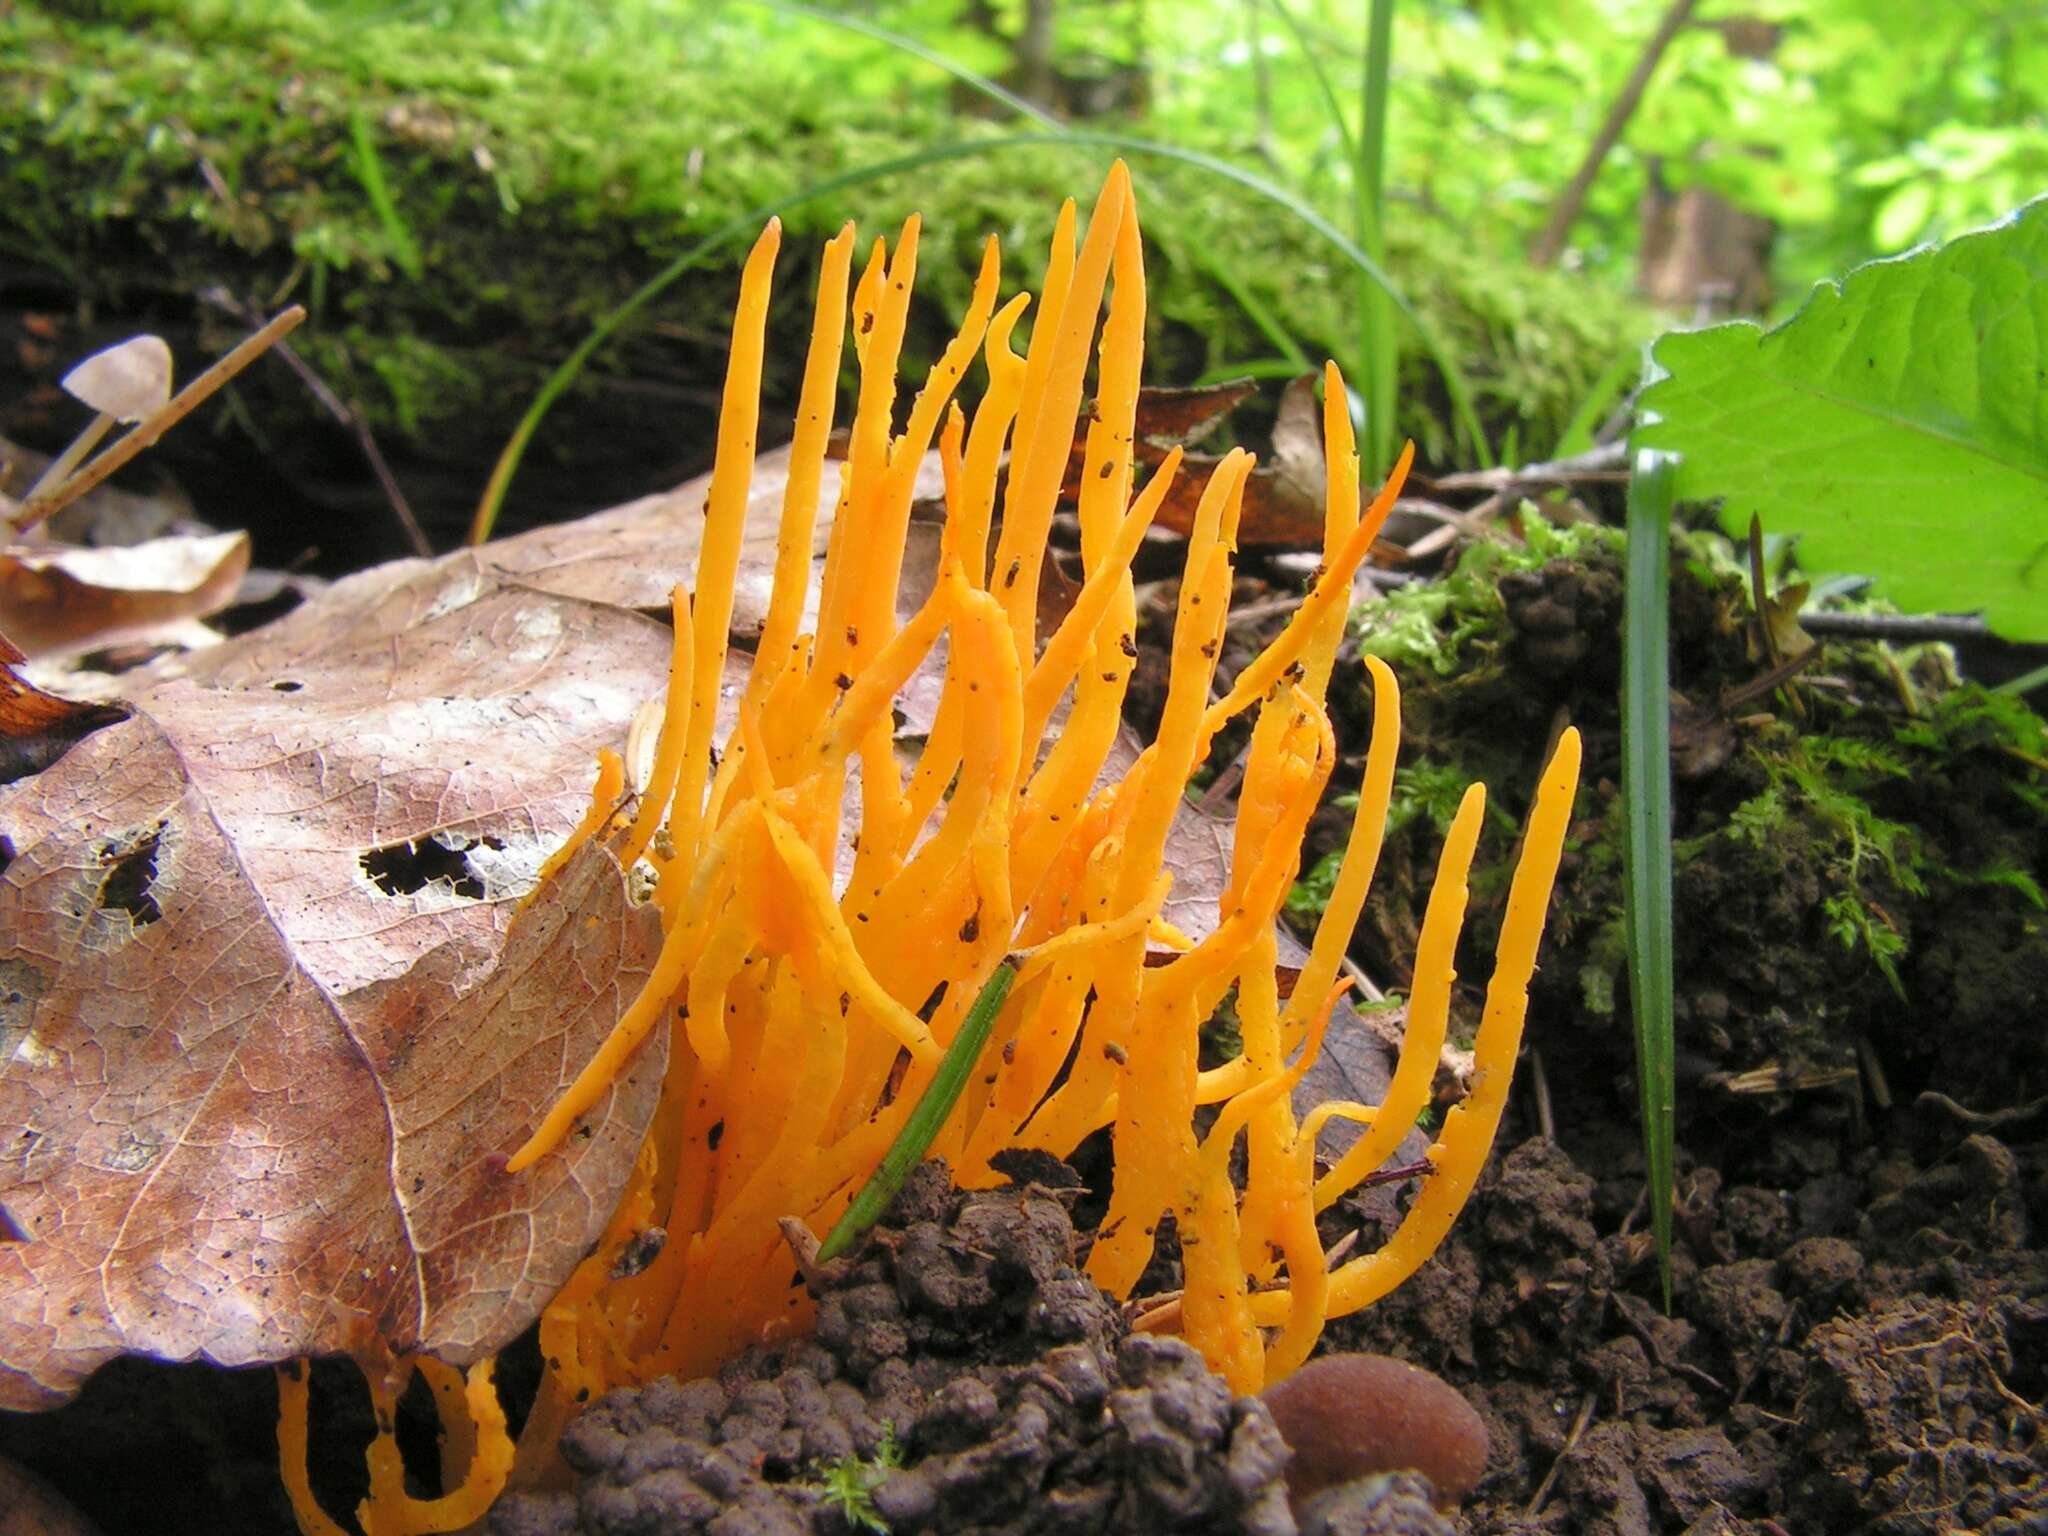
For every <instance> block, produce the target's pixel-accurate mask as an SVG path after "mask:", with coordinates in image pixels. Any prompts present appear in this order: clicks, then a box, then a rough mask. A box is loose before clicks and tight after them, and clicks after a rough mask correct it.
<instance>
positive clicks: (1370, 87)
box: [1351, 0, 1401, 483]
mask: <svg viewBox="0 0 2048 1536" xmlns="http://www.w3.org/2000/svg"><path fill="white" fill-rule="evenodd" d="M1393 67H1394V0H1372V6H1371V9H1370V11H1369V12H1368V13H1367V23H1366V32H1365V86H1364V94H1363V97H1362V102H1361V112H1360V116H1359V126H1358V155H1357V158H1356V159H1355V160H1354V161H1353V162H1352V167H1351V211H1352V224H1353V232H1354V234H1355V236H1356V238H1357V240H1358V244H1359V246H1360V248H1361V249H1363V250H1364V251H1365V252H1366V254H1367V255H1369V256H1371V257H1372V259H1373V260H1374V261H1375V262H1376V263H1380V264H1384V263H1385V262H1386V259H1387V239H1386V225H1385V223H1384V222H1383V218H1384V214H1385V211H1386V209H1385V199H1386V177H1387V96H1388V91H1389V88H1390V79H1391V76H1392V74H1393ZM1358 349H1359V352H1360V353H1361V355H1362V356H1363V357H1364V359H1365V377H1364V378H1363V379H1361V380H1360V381H1359V382H1360V385H1361V386H1362V388H1363V390H1364V394H1365V445H1364V446H1365V450H1366V461H1365V471H1366V475H1365V478H1366V480H1367V482H1368V483H1370V482H1372V481H1374V480H1377V479H1378V478H1379V477H1380V476H1381V475H1383V474H1385V473H1386V472H1387V466H1388V465H1390V464H1392V463H1393V461H1394V380H1395V375H1396V373H1397V371H1398V369H1399V367H1400V361H1401V348H1400V342H1399V340H1398V338H1397V337H1396V336H1395V334H1394V317H1393V313H1392V311H1391V310H1390V309H1389V308H1388V305H1387V295H1386V290H1385V288H1384V287H1383V286H1380V287H1375V286H1374V285H1373V284H1371V283H1361V284H1359V289H1358Z"/></svg>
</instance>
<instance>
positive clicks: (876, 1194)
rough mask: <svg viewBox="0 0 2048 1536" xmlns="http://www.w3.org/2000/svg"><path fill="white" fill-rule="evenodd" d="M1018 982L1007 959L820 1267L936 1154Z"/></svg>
mask: <svg viewBox="0 0 2048 1536" xmlns="http://www.w3.org/2000/svg"><path fill="white" fill-rule="evenodd" d="M1016 979H1017V968H1016V966H1014V965H1012V964H1011V963H1010V962H1009V961H1008V960H1004V961H1003V962H1001V963H1000V964H999V965H997V966H996V968H995V973H994V974H993V975H992V976H990V977H989V979H988V980H987V981H986V982H984V983H983V984H982V988H981V991H980V992H979V993H978V994H976V996H975V999H974V1006H973V1007H972V1008H970V1009H968V1010H967V1017H966V1018H965V1019H964V1020H962V1021H961V1024H960V1032H959V1033H958V1034H957V1035H955V1036H954V1037H953V1043H952V1044H951V1045H949V1046H947V1047H946V1054H945V1055H944V1056H942V1057H941V1058H940V1059H939V1070H938V1071H937V1072H935V1073H933V1074H932V1080H931V1082H930V1084H929V1085H928V1086H927V1087H926V1088H925V1091H924V1097H923V1098H921V1099H919V1100H918V1101H917V1108H915V1109H913V1110H912V1111H911V1112H910V1118H909V1119H908V1120H906V1121H904V1122H903V1129H902V1130H901V1131H900V1132H898V1133H897V1136H896V1140H895V1141H894V1142H892V1143H891V1144H890V1147H889V1150H888V1151H887V1152H886V1153H884V1154H883V1156H882V1161H881V1164H880V1166H879V1167H877V1168H876V1169H875V1171H874V1173H873V1174H872V1175H871V1176H870V1177H869V1179H868V1181H867V1183H865V1184H863V1185H862V1186H861V1188H860V1193H859V1194H857V1195H855V1196H854V1197H853V1203H852V1204H851V1205H849V1206H848V1207H847V1208H846V1214H845V1215H843V1216H841V1217H840V1218H839V1220H838V1221H836V1222H834V1223H833V1225H832V1230H831V1231H830V1232H829V1233H827V1234H826V1236H825V1241H824V1242H822V1243H820V1244H819V1245H818V1262H819V1263H820V1264H825V1263H829V1262H830V1261H831V1260H833V1259H836V1258H838V1257H839V1255H841V1254H842V1253H844V1252H846V1250H847V1249H849V1248H851V1247H852V1246H853V1245H854V1243H856V1242H857V1241H859V1239H860V1236H861V1234H862V1233H864V1232H866V1231H867V1229H868V1228H869V1227H872V1226H873V1225H874V1224H875V1223H876V1222H878V1221H880V1220H881V1219H882V1217H883V1215H884V1214H886V1213H887V1211H888V1209H889V1203H890V1202H891V1201H892V1200H894V1199H895V1198H896V1192H897V1191H898V1190H900V1189H902V1188H903V1181H904V1180H905V1179H907V1178H909V1177H910V1170H911V1169H913V1168H915V1167H916V1166H917V1165H918V1164H919V1163H921V1162H923V1161H924V1155H925V1153H926V1152H928V1151H930V1150H931V1144H932V1141H933V1139H934V1138H935V1137H936V1136H937V1135H938V1134H939V1130H940V1128H941V1127H942V1126H944V1125H945V1123H946V1117H947V1116H948V1115H950V1114H952V1113H953V1106H954V1105H955V1104H958V1103H959V1102H960V1093H961V1090H963V1089H964V1088H966V1086H967V1079H968V1078H969V1077H970V1076H971V1075H972V1074H973V1072H974V1064H975V1063H976V1062H977V1061H979V1060H980V1059H981V1053H982V1050H983V1049H984V1048H985V1047H986V1046H987V1045H988V1037H989V1032H990V1031H991V1030H993V1029H994V1028H995V1024H996V1015H997V1014H999V1013H1001V1012H1002V1011H1003V1002H1004V1000H1005V999H1006V998H1008V997H1009V995H1010V984H1011V983H1012V982H1014V981H1015V980H1016Z"/></svg>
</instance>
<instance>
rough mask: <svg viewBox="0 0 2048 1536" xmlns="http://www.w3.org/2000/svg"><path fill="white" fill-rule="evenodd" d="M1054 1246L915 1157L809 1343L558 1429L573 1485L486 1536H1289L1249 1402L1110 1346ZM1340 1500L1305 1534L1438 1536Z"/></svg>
mask: <svg viewBox="0 0 2048 1536" xmlns="http://www.w3.org/2000/svg"><path fill="white" fill-rule="evenodd" d="M1067 1193H1069V1194H1071V1193H1073V1191H1071V1190H1070V1191H1067ZM1075 1242H1076V1239H1075V1234H1074V1229H1073V1225H1072V1222H1071V1221H1070V1219H1069V1217H1068V1212H1067V1208H1066V1205H1065V1204H1064V1203H1063V1201H1062V1200H1061V1199H1060V1198H1059V1196H1058V1194H1056V1193H1055V1192H1054V1191H1052V1190H1050V1189H1047V1188H1045V1187H1042V1186H1038V1185H1032V1184H1026V1185H1024V1186H1023V1187H1022V1188H1021V1189H1016V1190H1006V1191H996V1192H993V1193H990V1194H986V1195H961V1194H960V1193H958V1192H957V1191H954V1190H952V1189H950V1188H949V1187H948V1184H947V1180H946V1174H945V1170H944V1168H943V1166H942V1165H937V1164H927V1165H926V1166H925V1167H924V1168H922V1169H920V1170H919V1171H918V1172H917V1174H916V1175H914V1176H913V1178H912V1180H911V1182H910V1184H909V1185H908V1186H906V1188H905V1190H904V1193H903V1194H902V1196H901V1197H899V1199H898V1201H897V1203H896V1207H895V1209H894V1210H893V1211H892V1212H891V1214H890V1216H889V1218H888V1220H887V1222H886V1224H885V1225H884V1226H882V1227H881V1228H879V1229H878V1233H877V1236H876V1237H875V1239H874V1240H873V1241H872V1242H870V1243H869V1244H868V1245H867V1246H866V1247H864V1248H863V1249H862V1250H861V1251H860V1252H859V1253H857V1254H856V1255H854V1256H853V1259H852V1260H851V1261H850V1262H847V1263H844V1264H842V1265H835V1266H833V1267H832V1269H831V1270H830V1271H828V1272H826V1273H824V1274H821V1275H820V1276H818V1277H817V1278H816V1279H814V1281H813V1282H812V1283H813V1289H814V1291H815V1292H816V1293H817V1297H818V1328H817V1333H816V1336H815V1337H814V1338H809V1339H800V1340H796V1341H794V1342H791V1343H788V1344H784V1345H781V1346H778V1347H775V1348H771V1349H756V1350H753V1351H750V1352H749V1353H747V1354H746V1355H744V1356H742V1357H741V1358H740V1359H738V1360H736V1361H734V1362H733V1363H732V1364H731V1365H730V1366H728V1367H727V1368H726V1369H725V1370H724V1371H722V1372H721V1373H720V1374H719V1376H718V1378H717V1379H716V1380H709V1379H707V1380H700V1381H693V1382H687V1383H679V1382H674V1381H662V1382H657V1383H655V1384H653V1385H651V1386H647V1387H644V1388H639V1389H629V1390H623V1391H617V1392H613V1393H610V1394H609V1395H607V1396H606V1397H604V1398H602V1399H600V1400H599V1401H598V1403H597V1404H596V1405H595V1406H594V1407H593V1408H591V1409H590V1410H589V1411H588V1412H586V1413H585V1414H584V1415H583V1416H582V1417H581V1418H579V1419H578V1420H577V1421H576V1422H575V1424H574V1425H572V1426H571V1427H570V1429H569V1430H568V1431H567V1433H566V1434H565V1435H564V1436H563V1439H562V1453H563V1456H564V1457H565V1459H566V1460H567V1461H568V1463H569V1465H570V1466H571V1468H572V1469H573V1470H574V1471H575V1472H576V1473H577V1474H578V1476H579V1479H580V1482H579V1486H578V1487H577V1488H576V1490H575V1491H574V1492H565V1493H546V1494H523V1495H514V1496H512V1497H510V1498H507V1499H504V1500H502V1501H500V1503H499V1505H498V1507H497V1509H496V1510H494V1511H493V1512H492V1515H491V1517H490V1520H489V1522H488V1525H487V1529H488V1531H489V1532H490V1533H491V1536H656V1533H659V1536H691V1533H695V1532H700V1531H701V1532H706V1533H709V1536H742V1533H747V1536H754V1533H758V1536H837V1533H843V1532H847V1531H851V1530H854V1529H859V1528H863V1527H864V1526H865V1527H867V1528H872V1529H886V1530H888V1531H892V1532H897V1533H903V1536H912V1533H923V1532H931V1533H947V1536H984V1533H985V1536H998V1533H1001V1536H1027V1533H1028V1536H1064V1533H1072V1536H1088V1533H1094V1532H1101V1531H1134V1532H1162V1533H1163V1532H1191V1533H1192V1532H1213V1533H1216V1536H1224V1533H1240V1532H1241V1533H1244V1536H1290V1533H1293V1532H1295V1531H1296V1530H1297V1529H1298V1527H1297V1524H1296V1521H1295V1519H1294V1517H1293V1515H1292V1514H1291V1513H1290V1511H1289V1507H1288V1499H1287V1489H1286V1484H1285V1481H1284V1477H1283V1472H1284V1468H1285V1466H1286V1462H1287V1459H1288V1452H1287V1448H1286V1445H1285V1444H1284V1442H1283V1441H1282V1440H1281V1438H1280V1434H1279V1431H1278V1430H1277V1429H1275V1428H1274V1425H1273V1420H1272V1417H1271V1416H1270V1415H1269V1414H1268V1413H1267V1411H1266V1409H1265V1407H1264V1405H1263V1404H1261V1403H1260V1402H1259V1401H1258V1400H1257V1399H1256V1398H1249V1397H1236V1396H1234V1395H1233V1394H1232V1392H1231V1391H1230V1389H1229V1388H1228V1387H1227V1386H1225V1385H1224V1383H1223V1382H1222V1380H1221V1379H1220V1378H1218V1377H1216V1376H1215V1375H1213V1374H1211V1372H1210V1371H1209V1370H1208V1368H1207V1366H1206V1365H1204V1364H1203V1362H1202V1359H1201V1357H1200V1356H1199V1355H1197V1354H1196V1353H1195V1352H1194V1351H1193V1350H1192V1349H1191V1348H1189V1347H1188V1346H1187V1345H1186V1344H1184V1343H1182V1342H1181V1341H1180V1340H1178V1339H1172V1338H1164V1337H1157V1336H1153V1335H1147V1334H1133V1333H1131V1332H1130V1331H1129V1330H1128V1329H1127V1327H1126V1326H1125V1323H1124V1319H1123V1316H1122V1313H1121V1312H1120V1310H1119V1309H1118V1307H1117V1305H1116V1303H1115V1302H1114V1301H1112V1300H1111V1299H1110V1298H1108V1297H1107V1296H1104V1295H1103V1294H1102V1293H1101V1292H1100V1291H1098V1290H1097V1289H1096V1288H1095V1286H1094V1285H1093V1284H1091V1283H1090V1282H1089V1281H1088V1280H1087V1279H1085V1278H1084V1277H1083V1276H1081V1275H1080V1274H1079V1273H1078V1272H1077V1271H1076V1270H1075V1269H1074V1267H1073V1265H1074V1259H1075ZM849 1489H853V1490H857V1491H858V1496H857V1497H856V1498H853V1499H849V1497H848V1492H849ZM835 1490H837V1496H836V1497H835ZM1346 1497H1347V1499H1348V1500H1349V1502H1348V1503H1347V1504H1346V1505H1345V1507H1344V1509H1343V1511H1342V1513H1341V1514H1340V1515H1332V1514H1331V1513H1330V1512H1329V1511H1328V1510H1325V1511H1324V1512H1322V1514H1321V1520H1322V1523H1321V1525H1320V1526H1319V1527H1318V1528H1319V1529H1324V1530H1328V1531H1331V1532H1332V1533H1333V1536H1334V1533H1335V1532H1337V1531H1340V1530H1342V1531H1352V1532H1359V1533H1363V1532H1364V1531H1366V1530H1368V1529H1370V1530H1375V1531H1384V1532H1386V1533H1388V1536H1395V1533H1405V1536H1431V1533H1434V1532H1447V1531H1448V1527H1446V1526H1445V1525H1443V1524H1442V1522H1441V1521H1439V1520H1437V1519H1436V1517H1435V1516H1434V1515H1433V1513H1432V1512H1431V1511H1430V1509H1429V1504H1428V1500H1427V1499H1426V1498H1424V1497H1421V1496H1420V1494H1419V1493H1418V1491H1417V1489H1416V1487H1415V1485H1414V1482H1413V1481H1403V1482H1392V1481H1389V1480H1387V1479H1379V1480H1376V1481H1374V1482H1372V1484H1371V1485H1370V1486H1362V1485H1352V1486H1351V1488H1350V1489H1349V1490H1348V1491H1347V1495H1346ZM1333 1521H1334V1523H1333ZM1368 1522H1371V1523H1368Z"/></svg>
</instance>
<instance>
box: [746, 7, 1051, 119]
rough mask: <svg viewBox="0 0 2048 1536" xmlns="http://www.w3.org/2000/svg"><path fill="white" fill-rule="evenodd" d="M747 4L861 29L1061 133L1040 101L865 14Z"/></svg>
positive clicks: (860, 30) (862, 32)
mask: <svg viewBox="0 0 2048 1536" xmlns="http://www.w3.org/2000/svg"><path fill="white" fill-rule="evenodd" d="M747 3H748V4H750V5H759V6H764V7H766V8H767V9H768V10H771V11H780V12H782V13H783V14H784V15H786V16H801V17H803V18H805V19H806V20H807V21H822V22H824V23H825V24H826V25H827V26H833V27H841V28H843V29H845V30H846V31H848V32H858V33H859V34H860V35H861V36H862V37H871V38H873V39H874V40H875V41H876V42H878V43H887V44H888V45H889V46H890V47H891V48H894V49H896V50H897V51H898V52H899V53H907V54H909V55H910V56H911V57H912V58H913V59H922V60H923V61H924V62H925V63H927V64H929V65H931V66H932V67H933V68H934V69H940V70H944V71H945V72H946V73H947V74H949V75H951V76H952V77H953V78H954V79H955V80H958V81H959V82H960V83H961V84H962V85H965V86H968V87H970V88H971V89H973V90H976V91H979V92H980V93H981V94H982V95H984V96H986V97H988V99H989V100H990V101H993V102H996V103H999V104H1000V105H1002V106H1005V107H1008V108H1009V109H1010V110H1011V111H1012V112H1015V113H1017V114H1018V115H1019V116H1020V117H1028V118H1030V119H1031V121H1032V122H1034V123H1037V124H1038V125H1039V126H1040V127H1041V128H1050V129H1052V130H1053V131H1054V132H1058V131H1059V130H1060V129H1061V128H1062V127H1064V126H1065V125H1064V124H1062V123H1061V122H1060V120H1059V119H1058V118H1057V117H1054V116H1053V115H1052V114H1051V113H1050V112H1048V111H1046V110H1045V109H1044V108H1043V107H1041V106H1039V105H1038V103H1037V102H1035V101H1031V100H1028V99H1027V98H1025V97H1022V96H1019V95H1018V94H1017V93H1016V92H1015V91H1013V90H1011V89H1009V87H1007V86H1004V85H1001V84H999V83H997V82H996V81H994V80H991V79H989V77H988V76H987V75H984V74H982V73H981V72H980V71H979V70H974V69H969V68H968V67H967V66H966V65H965V64H960V63H956V62H955V61H954V60H952V59H949V58H947V57H946V56H945V55H944V54H943V53H940V52H939V51H938V50H937V49H936V48H927V47H926V46H925V45H924V44H923V43H920V42H919V41H918V40H917V39H916V38H914V37H909V36H906V35H905V34H903V33H901V32H896V31H892V30H891V29H890V28H888V27H885V26H882V25H880V24H879V23H877V22H872V21H869V20H868V19H867V18H866V17H864V16H855V15H851V14H849V13H847V12H843V11H821V10H819V9H817V8H816V7H815V6H809V5H800V4H798V3H797V0H747Z"/></svg>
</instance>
